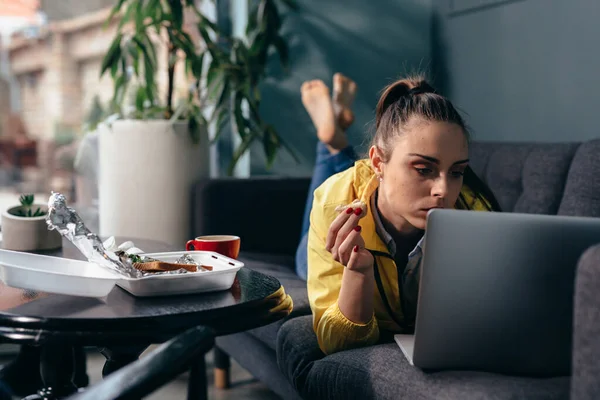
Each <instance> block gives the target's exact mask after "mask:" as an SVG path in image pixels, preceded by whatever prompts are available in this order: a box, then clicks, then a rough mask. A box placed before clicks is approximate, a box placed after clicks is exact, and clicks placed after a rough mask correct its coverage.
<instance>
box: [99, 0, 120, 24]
mask: <svg viewBox="0 0 600 400" xmlns="http://www.w3.org/2000/svg"><path fill="white" fill-rule="evenodd" d="M123 3H125V0H119V1H118V2H117V4H116V5H115V6H114V7H113V8H112V10H110V14H109V15H108V19H107V20H106V22H105V23H104V28H106V27H107V26H108V25H110V23H111V21H112V19H113V17H114V16H115V15H116V14H117V13H118V12H119V10H120V9H121V7H122V6H123Z"/></svg>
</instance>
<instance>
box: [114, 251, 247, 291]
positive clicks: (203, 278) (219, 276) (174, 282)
mask: <svg viewBox="0 0 600 400" xmlns="http://www.w3.org/2000/svg"><path fill="white" fill-rule="evenodd" d="M184 254H189V255H190V256H192V258H193V259H194V260H195V261H196V262H198V263H201V264H205V265H210V266H211V267H213V270H212V271H205V272H191V273H185V274H163V275H156V276H152V275H150V276H145V277H143V278H122V279H120V280H119V281H117V285H118V286H120V287H121V288H123V289H125V290H127V291H128V292H129V293H131V294H132V295H134V296H138V297H148V296H168V295H176V294H191V293H204V292H214V291H219V290H227V289H229V288H231V286H232V285H233V281H234V280H235V276H236V274H237V272H238V271H239V270H240V269H241V268H242V267H243V266H244V263H242V262H240V261H237V260H234V259H231V258H229V257H225V256H223V255H221V254H218V253H214V252H212V251H179V252H170V253H143V255H145V256H148V257H152V258H156V259H158V260H161V261H165V262H175V260H177V259H178V258H179V257H181V256H182V255H184Z"/></svg>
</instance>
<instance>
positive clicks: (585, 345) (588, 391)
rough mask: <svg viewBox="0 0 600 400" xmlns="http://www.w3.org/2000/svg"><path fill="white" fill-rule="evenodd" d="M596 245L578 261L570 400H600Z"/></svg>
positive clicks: (599, 297)
mask: <svg viewBox="0 0 600 400" xmlns="http://www.w3.org/2000/svg"><path fill="white" fill-rule="evenodd" d="M599 377H600V244H597V245H595V246H593V247H591V248H589V249H588V250H587V251H586V252H585V253H584V254H583V256H582V257H581V259H580V260H579V265H578V269H577V278H576V283H575V310H574V320H573V374H572V378H571V400H588V399H589V400H592V399H600V379H599Z"/></svg>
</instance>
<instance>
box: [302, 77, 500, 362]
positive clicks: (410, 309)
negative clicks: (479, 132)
mask: <svg viewBox="0 0 600 400" xmlns="http://www.w3.org/2000/svg"><path fill="white" fill-rule="evenodd" d="M355 90H356V85H355V84H354V83H353V82H352V81H350V80H349V79H347V78H345V77H343V76H341V75H339V74H336V76H334V99H333V101H332V99H331V97H330V95H329V89H328V88H327V86H326V85H325V84H324V83H323V82H322V81H310V82H307V83H305V84H304V85H303V86H302V99H303V103H304V106H305V107H306V109H307V111H308V113H309V115H310V117H311V119H312V121H313V123H314V125H315V127H316V129H317V135H318V137H319V144H318V147H317V161H316V166H315V171H314V174H313V180H312V186H311V191H310V195H309V199H308V201H307V206H306V213H305V222H304V226H303V229H304V231H303V233H304V236H303V239H302V241H301V243H300V246H299V248H298V252H297V256H296V259H297V270H298V273H299V275H301V276H303V275H304V271H306V270H307V273H306V276H307V281H308V282H307V285H308V297H309V301H310V306H311V309H312V312H313V322H314V329H315V332H316V335H317V339H318V342H319V346H320V348H321V350H322V351H323V352H324V353H325V354H331V353H334V352H338V351H342V350H346V349H350V348H354V347H359V346H368V345H372V344H375V343H377V342H378V341H379V340H380V338H382V337H388V336H389V334H390V333H399V332H410V331H411V330H412V329H413V327H414V320H415V314H416V305H417V304H416V303H417V292H418V286H419V281H418V278H419V265H420V260H421V255H422V250H421V249H422V246H423V243H424V240H425V235H424V233H425V227H426V218H427V213H428V211H429V210H430V209H432V208H459V209H468V210H482V211H499V210H500V207H499V206H498V202H497V201H496V199H495V198H494V196H493V194H492V193H491V191H490V190H489V189H488V188H487V186H486V185H485V184H484V183H483V182H482V181H481V180H480V179H478V178H477V176H476V175H475V174H474V173H473V171H472V170H471V169H470V168H469V166H468V165H469V164H468V163H469V146H468V145H469V134H468V131H467V128H466V126H465V123H464V121H463V119H462V117H461V116H460V115H459V113H458V112H457V111H456V109H455V108H454V106H453V105H452V104H451V103H450V101H449V100H448V99H446V98H445V97H443V96H441V95H439V94H437V93H436V91H435V89H434V88H433V87H431V86H430V85H429V84H428V83H427V82H426V81H425V80H424V79H422V78H411V79H403V80H399V81H397V82H395V83H393V84H391V85H389V86H388V87H387V88H385V90H384V91H383V94H382V96H381V98H380V100H379V102H378V104H377V109H376V126H375V127H376V132H375V135H374V137H373V140H372V144H371V147H370V150H369V156H368V159H364V160H358V159H357V157H356V154H355V153H354V151H353V150H352V148H351V147H349V146H348V141H347V139H346V136H345V134H344V132H343V128H344V127H347V126H348V125H349V124H350V123H351V122H352V114H351V111H350V105H351V103H352V100H353V98H354V92H355ZM355 201H361V202H362V206H356V205H352V203H353V202H355ZM355 204H356V203H355ZM341 207H342V210H341V211H340V208H341Z"/></svg>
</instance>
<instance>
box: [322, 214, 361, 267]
mask: <svg viewBox="0 0 600 400" xmlns="http://www.w3.org/2000/svg"><path fill="white" fill-rule="evenodd" d="M362 214H363V210H362V209H361V208H356V209H354V208H347V209H346V210H344V211H342V212H340V215H338V216H337V218H336V219H335V220H333V222H332V223H331V226H330V227H329V232H328V233H327V239H326V241H325V248H326V249H327V251H329V252H330V253H331V254H332V255H333V259H334V260H335V261H337V262H339V263H340V264H342V265H344V266H346V268H348V269H350V270H353V271H359V272H368V271H370V270H371V269H372V268H373V256H372V255H371V253H370V252H369V251H368V250H366V249H365V241H364V240H363V238H362V236H361V234H360V230H361V227H360V225H358V223H359V221H360V219H361V218H362V216H363V215H362Z"/></svg>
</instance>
